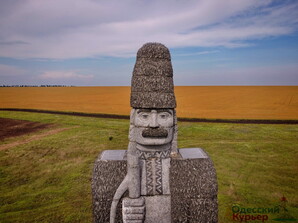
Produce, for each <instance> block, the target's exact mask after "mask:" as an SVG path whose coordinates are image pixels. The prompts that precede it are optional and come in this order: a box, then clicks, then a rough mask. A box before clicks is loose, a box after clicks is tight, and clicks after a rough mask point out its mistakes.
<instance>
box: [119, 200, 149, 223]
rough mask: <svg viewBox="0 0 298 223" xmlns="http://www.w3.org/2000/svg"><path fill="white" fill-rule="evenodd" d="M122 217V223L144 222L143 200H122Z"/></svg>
mask: <svg viewBox="0 0 298 223" xmlns="http://www.w3.org/2000/svg"><path fill="white" fill-rule="evenodd" d="M122 215H123V222H124V223H143V222H144V220H145V199H144V197H139V198H128V197H125V198H123V201H122Z"/></svg>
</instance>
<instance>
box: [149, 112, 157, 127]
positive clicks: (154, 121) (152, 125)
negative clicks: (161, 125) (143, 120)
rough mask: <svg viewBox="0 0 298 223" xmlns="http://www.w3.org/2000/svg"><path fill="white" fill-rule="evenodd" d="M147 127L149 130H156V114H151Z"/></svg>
mask: <svg viewBox="0 0 298 223" xmlns="http://www.w3.org/2000/svg"><path fill="white" fill-rule="evenodd" d="M149 127H151V128H157V127H158V122H157V113H152V116H151V120H150V123H149Z"/></svg>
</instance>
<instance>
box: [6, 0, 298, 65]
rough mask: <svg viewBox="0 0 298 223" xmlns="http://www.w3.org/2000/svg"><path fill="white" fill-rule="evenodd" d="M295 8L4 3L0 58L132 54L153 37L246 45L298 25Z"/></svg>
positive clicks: (205, 2)
mask: <svg viewBox="0 0 298 223" xmlns="http://www.w3.org/2000/svg"><path fill="white" fill-rule="evenodd" d="M281 2H282V3H281ZM297 11H298V2H296V1H287V0H285V1H271V0H262V1H259V0H241V1H239V0H225V1H223V0H212V1H211V0H189V1H178V0H164V1H159V0H151V1H140V0H127V1H116V0H109V1H97V0H84V1H83V0H81V1H80V0H76V1H74V0H51V1H50V0H46V1H40V0H11V1H1V3H0V30H1V33H0V56H1V57H17V58H52V59H66V58H82V57H100V56H115V57H130V56H134V55H135V52H136V50H137V49H138V48H139V47H140V46H141V45H142V44H143V43H145V42H149V41H150V42H152V41H158V42H162V43H164V44H166V45H167V46H168V47H170V48H183V47H218V46H220V47H244V46H249V45H250V44H251V43H250V40H255V39H261V38H268V37H275V36H280V35H287V34H290V33H292V32H294V31H296V28H297V24H298V16H297Z"/></svg>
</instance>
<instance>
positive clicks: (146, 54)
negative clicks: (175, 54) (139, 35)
mask: <svg viewBox="0 0 298 223" xmlns="http://www.w3.org/2000/svg"><path fill="white" fill-rule="evenodd" d="M137 58H149V59H165V60H171V55H170V51H169V49H168V48H167V47H166V46H165V45H163V44H161V43H145V44H144V45H143V46H142V47H141V48H140V49H139V50H138V53H137Z"/></svg>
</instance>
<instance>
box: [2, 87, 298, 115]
mask: <svg viewBox="0 0 298 223" xmlns="http://www.w3.org/2000/svg"><path fill="white" fill-rule="evenodd" d="M175 94H176V98H177V104H178V107H177V113H178V117H187V118H223V119H296V120H297V119H298V86H274V87H272V86H266V87H263V86H261V87H255V86H247V87H246V86H244V87H243V86H240V87H238V86H212V87H210V86H206V87H200V86H191V87H190V86H187V87H184V86H178V87H175ZM129 96H130V87H57V88H56V87H49V88H41V87H24V88H21V87H19V88H14V87H13V88H0V108H31V109H43V110H56V111H75V112H86V113H107V114H119V115H129V112H130V106H129Z"/></svg>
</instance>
